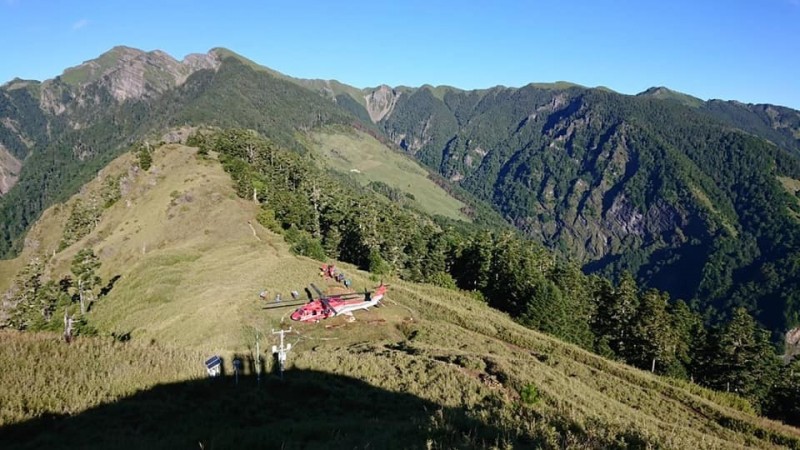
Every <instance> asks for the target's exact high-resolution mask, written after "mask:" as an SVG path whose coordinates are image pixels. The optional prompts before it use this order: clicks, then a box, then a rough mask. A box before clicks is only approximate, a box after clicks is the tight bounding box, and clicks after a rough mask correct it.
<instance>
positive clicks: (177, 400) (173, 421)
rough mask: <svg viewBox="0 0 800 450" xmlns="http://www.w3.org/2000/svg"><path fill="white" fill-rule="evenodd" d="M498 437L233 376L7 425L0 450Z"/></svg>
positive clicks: (441, 414) (337, 387)
mask: <svg viewBox="0 0 800 450" xmlns="http://www.w3.org/2000/svg"><path fill="white" fill-rule="evenodd" d="M245 367H246V368H247V369H245V370H246V371H247V372H251V371H252V370H253V369H254V367H253V366H252V365H251V362H249V361H248V362H246V363H245ZM229 372H231V371H229ZM251 373H252V372H251ZM502 435H503V433H502V432H501V431H499V430H496V429H494V428H492V427H489V426H486V425H484V424H483V423H481V422H480V421H478V420H475V419H473V418H470V417H469V416H468V415H467V413H466V412H465V411H463V410H461V409H454V408H443V407H441V406H440V405H437V404H435V403H432V402H429V401H427V400H423V399H420V398H418V397H415V396H413V395H409V394H404V393H396V392H389V391H386V390H383V389H380V388H376V387H374V386H371V385H369V384H367V383H364V382H362V381H360V380H358V379H354V378H349V377H344V376H338V375H332V374H328V373H323V372H316V371H307V370H290V371H287V372H286V374H285V380H284V381H280V380H278V379H277V378H276V377H275V376H273V375H270V376H262V378H261V382H260V383H258V382H257V380H256V377H255V376H253V375H240V376H239V382H238V384H236V383H234V381H233V377H230V376H229V377H219V378H215V379H200V380H191V381H186V382H180V383H173V384H165V385H159V386H156V387H154V388H151V389H148V390H146V391H141V392H138V393H136V394H134V395H132V396H130V397H127V398H124V399H121V400H119V401H116V402H114V403H109V404H105V405H101V406H97V407H95V408H92V409H89V410H87V411H84V412H82V413H79V414H76V415H74V416H57V415H49V416H45V417H39V418H37V419H33V420H29V421H27V422H23V423H19V424H13V425H9V426H6V427H3V428H0V448H4V449H12V448H115V449H116V448H142V449H154V448H186V449H190V448H194V449H199V448H203V449H219V448H367V447H369V448H425V447H426V446H428V445H430V444H433V445H434V446H436V447H445V448H453V447H475V446H477V447H484V446H490V445H492V444H495V443H496V442H499V441H502V440H503V436H502Z"/></svg>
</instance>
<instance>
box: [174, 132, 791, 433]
mask: <svg viewBox="0 0 800 450" xmlns="http://www.w3.org/2000/svg"><path fill="white" fill-rule="evenodd" d="M188 143H189V145H195V146H198V147H199V148H200V149H201V150H200V154H201V155H203V154H207V153H208V152H209V151H211V150H213V151H216V152H218V153H219V160H220V161H221V163H222V165H223V167H224V168H225V170H226V171H228V172H229V173H230V175H231V177H232V179H233V181H234V184H235V187H236V190H237V192H238V194H239V195H240V196H242V197H244V198H252V199H253V200H254V201H257V202H258V203H259V204H260V205H261V208H262V210H261V213H260V214H259V216H258V220H259V222H260V223H262V224H263V225H264V226H266V227H268V228H270V229H272V230H273V231H275V232H278V233H281V234H283V235H284V237H285V238H286V240H287V241H288V242H289V243H290V244H292V250H293V251H294V252H296V253H298V254H301V255H306V256H310V257H313V258H316V259H319V260H324V259H326V258H334V259H339V260H342V261H346V262H349V263H353V264H356V265H358V266H360V267H361V268H363V269H366V270H369V271H371V272H373V273H375V274H379V275H383V274H394V275H397V276H400V277H402V278H403V279H406V280H410V281H414V282H425V283H432V284H436V285H440V286H443V287H450V288H461V289H465V290H468V291H473V292H474V293H475V295H478V296H480V297H482V298H484V299H485V301H486V302H488V304H489V305H490V306H492V307H494V308H496V309H499V310H501V311H504V312H506V313H508V314H509V315H510V316H511V317H513V318H514V319H516V320H517V321H519V322H520V323H522V324H524V325H526V326H529V327H530V328H534V329H537V330H540V331H543V332H546V333H548V334H551V335H553V336H556V337H559V338H561V339H563V340H565V341H568V342H572V343H575V344H577V345H579V346H581V347H583V348H585V349H588V350H590V351H593V352H596V353H598V354H600V355H603V356H605V357H608V358H611V359H616V360H619V361H623V362H626V363H629V364H631V365H634V366H636V367H639V368H641V369H645V370H650V371H653V372H655V373H657V374H661V375H666V376H671V377H676V378H681V379H687V380H691V381H694V382H696V383H698V384H701V385H703V386H707V387H710V388H713V389H717V390H721V391H728V392H734V393H737V394H739V395H741V396H742V397H744V398H746V399H748V400H749V401H750V402H752V404H753V406H754V407H755V408H756V409H757V410H760V411H762V412H763V413H766V414H768V415H771V416H773V417H777V418H781V419H784V420H787V421H790V422H792V423H795V424H800V414H798V412H800V411H798V407H796V406H794V405H796V404H798V403H800V402H798V400H800V372H798V369H799V368H800V366H798V365H797V364H798V363H797V362H794V363H792V364H789V365H784V364H782V362H781V359H780V357H779V355H778V353H777V351H776V349H775V347H774V346H773V345H772V344H771V342H770V333H769V332H768V331H767V330H765V329H764V328H763V327H761V326H760V325H759V324H758V323H757V322H756V320H755V319H754V318H753V316H752V315H751V314H750V313H749V312H748V311H747V310H746V309H745V308H742V307H739V308H736V309H735V310H734V311H733V312H732V314H731V315H730V319H729V320H726V321H719V322H716V323H710V321H709V320H708V317H704V315H703V314H701V312H702V313H706V311H698V310H696V309H694V308H692V307H691V306H690V305H689V304H687V303H686V302H684V301H682V300H671V299H670V298H669V295H668V294H667V293H665V292H662V291H658V290H655V289H641V288H640V287H639V286H638V285H637V282H636V280H635V279H634V277H633V276H632V275H631V274H630V273H629V272H624V273H623V274H622V275H621V276H620V278H619V280H618V281H617V282H616V283H614V282H612V281H609V280H608V279H606V278H603V277H601V276H597V275H586V274H584V273H583V272H582V270H581V268H580V266H579V265H577V264H576V263H574V262H571V261H568V260H566V259H563V258H561V257H558V256H556V255H554V254H553V253H552V252H550V251H549V250H547V249H545V248H544V247H543V246H541V245H539V244H537V243H534V242H532V241H530V240H528V239H525V238H524V237H523V236H521V235H520V234H519V233H516V232H512V231H508V230H493V229H486V228H481V227H480V226H476V225H470V224H465V223H459V224H457V225H456V224H455V223H453V222H448V221H444V220H438V219H434V218H430V217H428V216H425V215H424V214H422V213H420V212H418V211H412V210H410V209H406V208H403V207H402V206H398V205H397V204H396V203H391V202H390V199H391V198H395V197H397V196H398V194H397V193H396V192H394V191H392V190H390V189H386V188H384V187H381V188H380V189H375V187H376V186H371V187H366V188H364V187H361V186H359V185H358V184H356V183H354V182H350V181H348V180H347V179H346V178H344V177H341V176H338V175H335V174H333V173H328V172H326V171H324V170H322V169H320V168H318V167H316V166H315V165H314V163H313V161H311V160H310V159H309V158H308V157H307V156H301V155H298V154H296V153H294V152H289V151H285V150H283V149H281V148H279V147H278V146H276V145H274V144H272V143H270V142H269V141H267V140H265V139H263V138H261V137H259V136H258V135H257V134H255V133H253V132H250V131H246V130H227V131H219V132H214V133H205V134H203V133H197V134H195V135H193V136H192V137H191V138H190V139H189V142H188ZM376 194H381V195H376ZM705 316H709V314H705Z"/></svg>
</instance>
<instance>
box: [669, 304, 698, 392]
mask: <svg viewBox="0 0 800 450" xmlns="http://www.w3.org/2000/svg"><path fill="white" fill-rule="evenodd" d="M669 311H670V319H671V321H672V329H673V331H674V333H675V364H673V365H672V366H670V367H667V368H666V373H667V374H668V375H671V376H673V377H678V378H687V379H692V380H693V379H694V377H695V376H696V374H697V372H698V368H697V365H698V364H699V363H700V362H701V361H700V360H701V359H702V355H701V353H702V349H703V347H704V345H705V342H706V335H707V333H706V328H705V326H704V325H703V318H702V317H700V314H698V313H696V312H694V311H692V310H691V308H689V305H687V304H686V302H684V301H683V300H678V301H676V302H674V303H672V305H671V306H670V308H669Z"/></svg>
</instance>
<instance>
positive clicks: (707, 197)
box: [380, 85, 800, 334]
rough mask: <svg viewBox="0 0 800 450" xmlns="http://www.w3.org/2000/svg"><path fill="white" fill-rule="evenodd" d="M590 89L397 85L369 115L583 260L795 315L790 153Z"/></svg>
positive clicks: (704, 115) (713, 300)
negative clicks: (377, 113) (392, 101)
mask: <svg viewBox="0 0 800 450" xmlns="http://www.w3.org/2000/svg"><path fill="white" fill-rule="evenodd" d="M675 98H676V97H675V95H670V96H668V98H667V99H661V98H657V97H656V98H653V95H645V96H640V97H630V96H623V95H619V94H616V93H613V92H606V91H603V90H596V89H595V90H593V89H588V90H587V89H582V88H578V87H571V88H569V89H563V90H562V89H540V88H537V87H536V86H534V85H529V86H526V87H523V88H520V89H505V88H496V89H493V90H489V91H476V92H458V91H450V92H448V93H446V94H444V96H443V97H442V99H439V98H437V97H436V96H435V95H433V93H432V92H431V91H430V90H428V89H425V88H422V89H419V90H417V91H415V92H414V93H413V94H410V95H406V96H401V97H400V99H399V100H397V102H396V106H395V108H394V110H393V111H392V112H391V114H389V115H388V116H386V117H384V118H383V119H382V121H381V122H380V124H381V125H382V126H383V127H384V129H385V130H386V133H387V135H388V136H390V137H391V138H392V139H393V140H394V141H395V142H397V143H399V144H400V145H401V146H403V147H404V148H406V149H407V150H408V151H410V152H412V153H414V154H416V155H417V157H418V158H419V159H420V160H422V161H423V162H425V163H427V164H428V165H430V166H431V167H433V168H435V169H436V170H438V171H439V172H440V173H441V174H442V175H443V176H445V177H447V178H449V179H450V180H452V181H457V182H459V183H460V184H461V186H462V187H464V188H466V189H467V190H469V191H470V192H472V193H474V194H475V195H477V196H478V197H480V198H482V199H484V200H486V201H490V202H492V203H493V204H494V205H495V206H496V207H497V208H498V209H499V210H500V211H501V212H502V213H503V214H504V216H505V217H506V218H508V219H509V220H510V221H512V222H513V223H514V224H515V225H517V227H518V228H520V229H521V230H523V231H525V232H526V233H528V234H529V235H530V236H532V237H535V238H537V239H539V240H541V241H542V242H544V243H546V244H547V245H548V246H550V247H551V248H555V249H559V250H561V251H562V252H563V253H564V254H568V255H572V256H573V257H576V258H578V259H579V260H580V261H582V262H583V263H584V264H585V266H584V267H585V269H586V270H588V271H591V272H600V273H605V274H609V275H618V274H619V273H620V272H621V271H623V270H629V271H632V272H633V273H634V274H636V276H637V278H638V279H639V280H640V281H642V282H643V283H644V284H645V285H647V286H651V287H656V288H659V289H662V290H666V291H668V292H670V293H671V294H672V296H673V297H682V298H685V299H690V300H693V301H696V302H698V304H699V305H700V306H701V307H709V306H711V307H714V308H715V309H716V310H717V311H722V312H726V311H730V310H731V309H732V306H735V305H743V306H746V307H748V308H749V309H750V310H751V311H753V312H754V313H757V314H758V315H759V319H760V320H761V321H762V322H763V323H765V324H767V325H768V326H769V327H770V328H771V329H772V330H773V331H775V332H776V334H779V333H782V332H783V331H784V330H786V329H788V328H789V327H791V326H793V325H795V324H796V323H798V317H797V315H796V314H797V313H798V306H797V305H798V299H797V298H796V292H797V288H798V286H797V285H796V280H797V279H798V273H796V272H795V271H794V269H792V268H791V267H793V265H792V264H790V263H789V261H791V260H792V259H793V258H795V257H796V255H797V254H798V252H799V251H800V247H798V245H800V241H798V236H800V234H798V233H800V227H799V226H798V222H797V221H796V220H795V219H794V214H795V212H794V211H796V210H797V208H798V205H797V202H796V200H793V199H792V198H789V197H787V196H786V193H785V191H784V189H783V188H782V187H781V185H780V184H779V182H778V181H777V178H778V177H789V178H797V174H798V173H800V164H798V160H797V158H796V157H794V156H793V155H791V154H789V153H787V152H786V151H784V150H781V149H779V148H776V147H774V146H772V145H770V144H769V143H768V142H766V141H764V140H763V139H759V138H757V137H751V136H748V135H746V134H745V133H743V132H740V131H736V130H733V129H731V128H732V126H731V125H729V124H726V123H724V122H721V121H719V119H718V118H716V117H712V116H711V115H709V113H708V111H706V110H705V109H703V108H697V107H696V106H697V105H694V104H692V107H687V106H686V105H685V104H684V103H686V101H685V100H686V99H685V98H683V97H680V98H679V99H678V101H674V100H675Z"/></svg>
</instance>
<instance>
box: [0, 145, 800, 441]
mask: <svg viewBox="0 0 800 450" xmlns="http://www.w3.org/2000/svg"><path fill="white" fill-rule="evenodd" d="M195 152H196V150H195V149H191V148H187V147H182V146H166V147H162V148H160V149H159V150H157V151H156V152H155V153H154V155H153V159H154V164H153V167H151V168H150V169H149V170H148V171H141V170H135V169H134V166H133V158H132V156H131V155H125V156H123V157H122V158H120V159H118V160H117V161H115V162H114V163H113V164H111V165H110V166H109V167H108V168H107V169H106V170H105V171H104V172H103V173H101V175H100V176H99V177H98V178H97V179H96V180H95V181H93V182H92V184H90V185H89V186H88V187H87V188H86V189H84V191H83V194H82V195H83V196H87V197H88V196H91V195H92V193H93V192H94V193H96V192H99V190H100V189H102V186H104V185H105V178H106V177H115V176H118V175H123V177H124V180H123V181H122V183H123V184H122V185H123V186H124V190H123V193H122V197H121V198H120V200H119V201H118V202H116V203H115V204H114V205H113V206H111V207H110V208H108V209H106V210H105V211H104V212H103V213H102V215H101V217H100V218H99V219H98V222H97V225H96V226H95V227H94V228H93V229H92V230H91V232H90V233H89V234H88V235H87V236H85V237H83V238H82V239H81V240H79V241H78V242H76V243H75V244H73V245H71V246H69V247H68V248H66V249H65V250H63V251H62V252H58V253H56V255H55V256H54V257H53V256H51V255H52V254H51V249H50V248H49V245H51V244H50V243H52V242H54V241H56V239H53V237H52V235H53V234H56V233H57V232H58V231H59V230H61V228H62V227H61V225H60V224H63V223H64V222H65V221H66V220H65V218H64V216H67V215H69V208H53V209H51V210H50V211H48V213H46V214H45V216H46V217H47V221H49V222H50V223H49V224H45V223H40V224H38V225H37V226H36V228H35V230H36V232H37V233H38V234H37V236H40V237H41V244H40V247H39V249H40V253H39V254H40V255H41V256H42V257H46V258H47V264H48V267H49V270H48V272H49V273H50V275H51V276H53V277H56V278H57V277H59V276H60V274H63V273H65V272H66V271H68V270H69V264H70V261H71V259H72V256H73V255H74V254H75V253H76V252H77V251H78V249H80V248H83V247H86V246H91V247H92V248H93V249H94V250H95V252H96V253H97V254H98V255H99V256H100V259H101V262H102V266H101V277H102V278H103V280H104V281H105V280H110V279H116V281H115V282H114V283H113V284H112V285H111V287H110V290H109V291H108V293H107V295H105V296H103V297H101V298H99V299H98V300H97V301H96V303H95V305H94V307H93V308H92V310H91V311H90V312H89V313H88V314H87V318H88V320H89V323H90V324H93V325H94V326H96V327H97V328H98V329H99V333H100V335H101V336H103V337H97V338H83V337H79V338H78V340H77V343H76V344H75V345H71V346H67V345H65V344H63V343H61V342H57V338H56V337H55V336H51V335H32V334H23V335H17V334H13V335H9V334H6V335H4V336H3V339H4V341H6V342H10V343H11V344H10V345H4V346H0V361H2V362H3V363H4V364H6V365H7V366H13V367H15V368H16V369H17V370H14V371H3V372H2V373H1V374H0V385H2V386H4V387H8V386H16V387H18V388H16V389H7V390H4V391H5V392H6V393H7V394H6V395H7V397H6V398H4V402H3V403H2V405H0V417H1V418H2V424H0V442H2V443H3V447H4V448H17V446H19V447H22V448H27V447H40V446H48V447H51V446H55V447H60V446H69V447H75V446H87V447H98V448H102V447H107V446H109V445H112V443H113V444H114V445H116V446H122V447H131V448H141V447H142V446H148V447H174V446H183V445H190V444H191V445H197V443H198V442H200V443H201V444H203V445H206V446H214V447H215V448H220V447H221V448H227V447H242V446H245V447H247V446H254V445H259V446H265V445H266V446H278V445H281V444H282V443H293V444H294V445H304V446H320V447H348V448H351V447H353V446H359V447H361V446H366V445H370V446H373V445H375V446H381V447H385V446H390V447H391V446H400V447H405V446H412V447H418V446H424V445H428V446H435V447H462V446H465V447H473V446H479V447H490V446H497V447H505V446H533V447H545V448H561V447H564V446H576V447H583V448H587V447H588V448H609V447H645V446H657V447H670V448H743V447H759V448H777V447H780V446H790V447H798V446H800V433H799V432H798V431H797V430H796V429H794V428H791V427H786V426H783V425H781V424H778V423H775V422H771V421H767V420H764V419H761V418H759V417H757V416H755V415H753V414H752V413H751V412H748V411H749V408H748V406H747V405H746V403H744V402H742V401H740V400H737V399H736V398H734V397H731V396H728V395H724V394H718V393H712V392H710V391H707V390H704V389H702V388H699V387H697V386H694V385H690V384H686V383H681V382H677V381H668V380H667V379H663V378H659V377H655V376H653V375H650V374H647V373H644V372H641V371H639V370H636V369H633V368H630V367H627V366H624V365H621V364H618V363H614V362H610V361H608V360H605V359H603V358H600V357H598V356H595V355H592V354H590V353H588V352H586V351H584V350H581V349H579V348H577V347H575V346H572V345H569V344H565V343H563V342H561V341H558V340H556V339H553V338H551V337H548V336H545V335H543V334H540V333H538V332H535V331H532V330H529V329H526V328H525V327H523V326H521V325H519V324H517V323H515V322H513V321H511V320H510V319H509V318H508V316H506V315H505V314H502V313H499V312H497V311H495V310H493V309H491V308H489V307H488V306H487V305H486V304H484V303H483V302H480V301H477V300H475V299H474V298H472V297H470V296H469V295H466V294H465V293H464V292H461V291H456V290H448V289H443V288H438V287H434V286H431V285H422V284H414V283H407V282H403V281H400V280H395V279H392V280H391V287H390V290H389V294H388V296H387V298H386V300H385V301H384V306H383V307H381V308H378V309H375V310H373V311H367V312H357V313H356V316H355V317H356V320H355V321H352V322H350V321H347V320H345V319H346V318H345V317H337V318H333V319H329V320H327V321H324V322H322V323H319V324H297V323H293V324H292V325H293V333H292V334H291V335H290V338H289V339H290V342H292V344H293V348H292V351H291V352H290V354H289V370H288V371H287V372H286V374H285V381H284V382H280V381H278V380H277V379H276V375H275V374H274V373H272V370H274V364H273V362H272V361H271V360H270V357H269V354H268V353H265V350H266V349H268V348H269V345H271V344H273V343H274V341H273V340H272V337H271V336H269V335H268V332H269V331H270V330H271V329H273V328H278V327H280V326H282V325H281V319H282V318H285V316H286V310H274V309H264V307H265V306H266V305H265V303H264V300H262V299H259V296H258V292H259V291H260V290H262V289H266V290H267V291H268V292H269V293H270V294H274V293H275V292H283V293H284V294H285V295H284V296H285V297H288V296H287V295H286V293H287V292H288V291H289V290H290V289H300V288H302V286H303V285H305V284H307V283H309V282H311V281H314V282H317V283H319V284H325V283H324V282H323V281H322V280H319V278H318V275H317V271H318V262H316V261H312V260H309V259H306V258H303V257H297V256H294V255H292V254H291V253H289V251H288V246H287V245H286V244H285V243H284V242H283V240H282V238H281V236H279V235H276V234H274V233H272V232H270V231H268V230H266V229H264V228H262V227H261V225H260V224H259V223H258V222H257V220H256V215H257V213H258V210H259V207H258V205H256V204H255V203H253V202H252V201H248V200H244V199H241V198H239V197H237V196H236V194H235V192H234V187H232V186H231V182H230V178H229V177H228V175H227V174H225V173H224V172H223V171H222V168H221V167H220V165H219V164H218V163H217V162H216V161H215V160H214V159H215V157H216V155H215V154H214V153H212V154H211V155H210V159H198V158H197V157H196V154H195ZM72 201H74V199H73V200H72ZM188 230H191V232H189V231H188ZM337 265H338V266H340V267H341V268H342V269H343V270H344V271H345V273H347V274H348V276H349V277H351V278H352V279H353V281H354V285H355V286H356V287H357V288H359V289H360V288H361V287H362V286H371V285H373V283H374V281H372V280H370V275H369V274H368V273H366V272H362V271H360V270H357V269H356V268H355V267H352V266H350V265H347V264H340V263H339V264H337ZM117 276H118V278H116V277H117ZM387 281H389V280H387ZM327 287H328V289H331V290H332V289H335V288H336V287H335V286H333V285H328V286H327ZM268 298H271V295H270V296H269V297H268ZM287 325H288V324H287ZM284 326H285V325H284ZM255 331H260V333H261V336H262V338H261V339H262V340H261V354H260V355H259V356H260V357H262V358H264V360H265V363H264V367H263V369H265V370H267V371H270V373H271V374H270V375H268V376H266V377H265V378H264V379H263V380H262V384H261V385H260V386H259V385H258V384H256V382H255V380H254V379H253V378H252V371H253V370H254V369H252V368H251V367H250V366H249V364H246V365H245V367H246V369H245V371H246V374H247V377H245V378H243V379H242V380H240V384H239V385H238V386H234V385H233V380H231V379H230V378H229V379H227V380H224V381H220V382H217V383H208V382H205V381H202V380H200V378H203V370H204V368H203V366H202V362H203V359H204V358H205V357H207V356H208V355H211V354H221V355H222V356H224V357H225V359H226V361H230V360H231V358H232V357H234V356H240V357H242V358H243V359H244V360H245V361H246V362H248V363H249V362H250V361H252V360H253V359H252V358H254V344H255ZM112 332H113V333H115V335H116V336H124V339H129V340H128V341H126V343H111V338H110V336H109V334H110V333H112ZM41 354H48V355H51V356H54V357H53V358H48V359H47V367H49V368H50V369H51V370H46V371H42V370H41V365H40V363H38V362H37V360H38V358H34V357H31V355H41ZM123 369H124V370H123ZM227 369H228V374H229V375H230V370H231V366H230V365H228V366H227ZM65 374H67V380H71V382H69V383H65V382H64V381H65V380H64V378H65V377H64V375H65ZM99 376H102V382H100V378H98V377H99ZM45 392H47V393H48V394H47V395H45V394H44V393H45ZM134 392H137V393H135V394H134ZM177 417H180V420H177V421H176V418H177ZM409 418H410V420H409ZM365 423H366V425H365ZM89 424H91V425H92V426H89ZM365 427H366V428H365ZM365 429H366V432H365ZM315 432H316V433H315Z"/></svg>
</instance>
